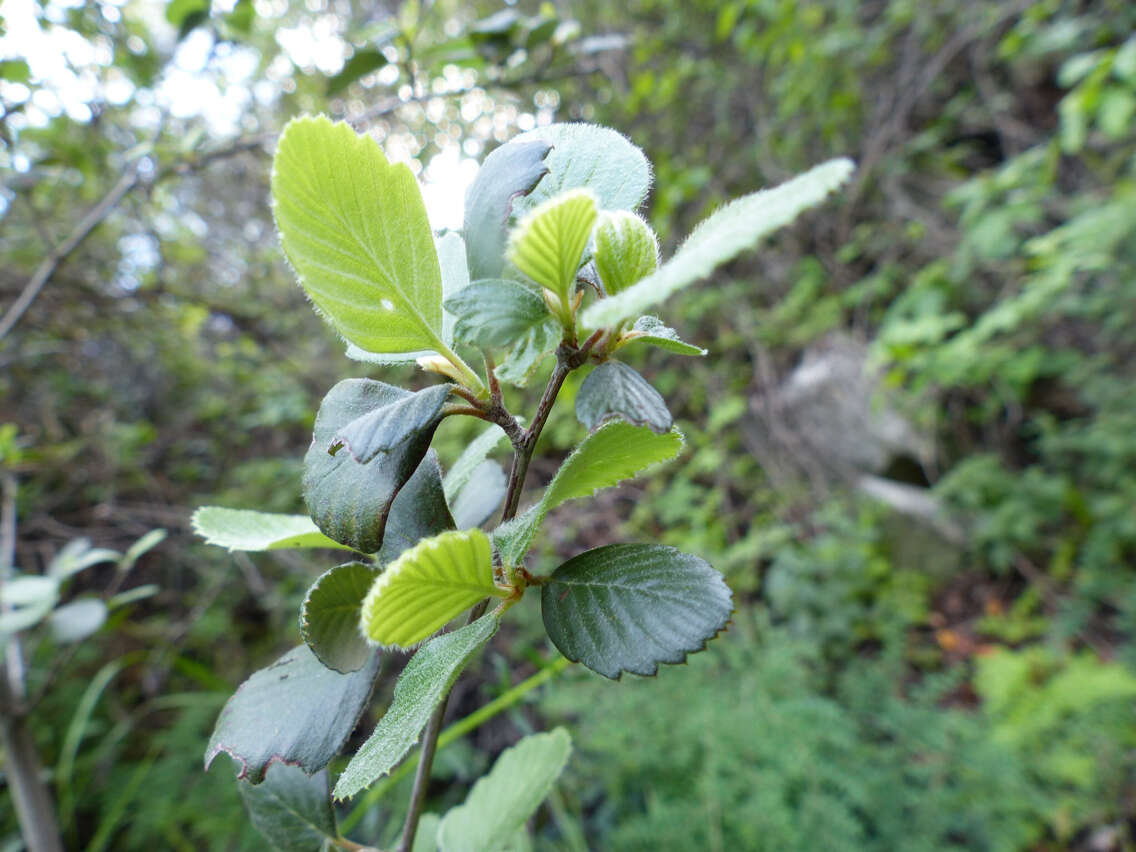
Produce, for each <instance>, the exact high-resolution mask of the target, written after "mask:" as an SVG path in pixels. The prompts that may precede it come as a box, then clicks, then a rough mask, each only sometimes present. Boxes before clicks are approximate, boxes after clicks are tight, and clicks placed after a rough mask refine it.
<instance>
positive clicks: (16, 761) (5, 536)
mask: <svg viewBox="0 0 1136 852" xmlns="http://www.w3.org/2000/svg"><path fill="white" fill-rule="evenodd" d="M2 476H3V483H2V485H3V497H2V499H3V504H2V506H0V583H2V582H4V581H7V579H8V576H9V572H10V571H11V567H12V564H13V562H14V561H15V553H16V477H15V476H14V475H13V474H12V473H8V472H5V473H3V474H2ZM5 663H6V665H5V666H4V670H3V673H2V674H0V743H3V746H4V764H5V774H6V775H7V776H8V786H9V787H10V788H11V790H12V803H13V804H14V805H15V809H16V818H17V819H18V820H19V823H20V832H21V834H22V835H23V838H24V843H26V844H27V847H28V849H29V850H30V851H31V852H63V843H62V841H61V840H60V835H59V820H58V819H57V818H56V815H55V803H54V802H53V801H52V799H51V793H50V792H49V791H48V789H47V785H46V784H44V781H43V767H42V766H41V764H40V760H39V754H38V753H37V752H36V747H35V740H34V739H32V733H31V731H30V730H28V726H27V712H26V707H25V706H24V698H25V695H24V691H25V685H24V675H23V655H22V653H21V650H20V639H19V636H12V637H10V638H9V639H8V647H7V648H6V650H5Z"/></svg>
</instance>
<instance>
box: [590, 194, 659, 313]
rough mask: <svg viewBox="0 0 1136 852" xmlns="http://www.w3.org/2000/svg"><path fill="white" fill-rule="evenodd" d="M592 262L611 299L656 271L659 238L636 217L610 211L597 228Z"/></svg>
mask: <svg viewBox="0 0 1136 852" xmlns="http://www.w3.org/2000/svg"><path fill="white" fill-rule="evenodd" d="M593 259H594V261H595V264H596V271H597V272H599V275H600V280H601V281H602V282H603V285H604V290H605V291H606V292H607V294H608V295H609V296H614V295H615V294H616V293H619V292H622V291H623V290H626V289H627V288H628V287H630V286H631V285H632V284H634V283H636V282H637V281H639V280H640V279H642V278H645V277H646V276H648V275H650V274H651V273H652V272H654V271H655V268H656V267H657V266H658V265H659V238H658V237H656V236H655V232H654V231H653V230H652V229H651V226H650V225H648V224H647V223H646V222H644V221H643V219H642V218H641V217H639V216H637V215H636V214H634V213H629V212H627V211H626V210H610V211H607V212H605V213H604V214H603V216H602V217H601V218H600V221H599V224H598V225H597V226H596V231H595V256H594V258H593Z"/></svg>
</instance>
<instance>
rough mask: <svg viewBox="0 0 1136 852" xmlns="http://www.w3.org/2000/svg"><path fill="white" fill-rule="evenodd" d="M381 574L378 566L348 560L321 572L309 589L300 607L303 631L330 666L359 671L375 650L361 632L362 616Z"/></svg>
mask: <svg viewBox="0 0 1136 852" xmlns="http://www.w3.org/2000/svg"><path fill="white" fill-rule="evenodd" d="M378 576H379V569H378V568H376V567H375V566H374V565H369V564H367V563H364V562H348V563H347V564H346V565H337V566H336V567H334V568H332V569H331V570H330V571H326V572H324V573H323V574H321V575H320V577H319V579H318V580H316V581H315V583H314V584H313V585H312V587H311V588H310V589H308V595H307V597H306V598H305V599H304V604H303V606H302V607H301V608H300V634H301V635H302V636H303V637H304V641H305V642H307V643H308V647H309V648H311V649H312V653H313V654H315V655H316V656H317V657H319V659H320V662H321V663H323V664H324V665H325V666H327V667H328V668H331V669H335V670H336V671H337V672H343V673H347V672H354V671H358V670H359V669H361V668H363V666H365V665H366V664H367V660H369V659H370V658H371V656H372V655H373V654H374V653H375V649H374V648H372V647H371V646H370V645H369V644H368V643H367V640H366V639H364V638H363V634H362V633H361V632H360V631H359V615H360V612H361V610H362V607H363V598H365V597H366V596H367V592H368V591H370V589H371V584H372V583H374V582H375V578H376V577H378Z"/></svg>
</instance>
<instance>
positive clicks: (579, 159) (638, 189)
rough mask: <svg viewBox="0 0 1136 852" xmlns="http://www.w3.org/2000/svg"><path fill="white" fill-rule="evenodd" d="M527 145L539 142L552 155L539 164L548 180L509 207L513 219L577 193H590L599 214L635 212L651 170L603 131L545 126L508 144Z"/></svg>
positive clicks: (622, 139) (623, 142)
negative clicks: (562, 195)
mask: <svg viewBox="0 0 1136 852" xmlns="http://www.w3.org/2000/svg"><path fill="white" fill-rule="evenodd" d="M526 142H544V143H546V144H548V145H551V146H552V151H551V152H550V153H549V154H548V156H547V157H545V159H544V162H545V165H546V166H547V167H548V174H547V175H545V176H544V178H542V179H541V181H540V183H538V184H537V186H536V189H534V190H533V191H532V192H531V193H530V194H529V195H528V196H527V197H525V198H521V199H518V200H517V201H516V202H515V203H514V204H513V215H514V216H515V217H516V216H521V215H523V214H525V213H527V212H528V211H529V210H531V209H532V208H534V207H536V206H537V205H538V204H540V203H541V202H543V201H547V200H548V199H549V198H552V197H553V196H556V195H559V194H560V193H562V192H564V191H565V190H568V189H576V188H577V187H587V188H588V189H591V190H592V191H593V192H595V194H596V197H597V198H598V200H599V207H600V209H601V210H634V209H635V208H636V207H638V206H639V205H640V204H642V203H643V199H645V198H646V197H647V191H648V190H649V189H650V188H651V164H650V162H648V160H647V158H646V157H645V156H644V155H643V152H642V151H640V150H639V149H638V148H637V147H636V146H635V145H633V144H631V142H630V141H629V140H628V139H627V137H626V136H623V135H622V134H620V133H617V132H616V131H614V130H611V129H609V128H607V127H597V126H596V125H594V124H550V125H549V126H548V127H538V128H536V129H535V130H530V131H528V132H527V133H522V134H521V135H520V136H517V137H515V138H514V139H513V143H514V144H523V143H526Z"/></svg>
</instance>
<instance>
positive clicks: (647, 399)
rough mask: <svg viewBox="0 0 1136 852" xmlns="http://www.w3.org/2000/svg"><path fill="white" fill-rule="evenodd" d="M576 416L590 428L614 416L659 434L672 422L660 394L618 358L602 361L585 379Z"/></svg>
mask: <svg viewBox="0 0 1136 852" xmlns="http://www.w3.org/2000/svg"><path fill="white" fill-rule="evenodd" d="M576 417H577V419H578V420H579V421H580V422H581V423H583V424H584V426H585V427H586V428H587V429H588V430H589V431H591V430H593V429H595V428H596V427H597V426H599V425H600V424H601V423H603V422H604V421H606V420H609V419H611V418H613V417H617V418H619V419H621V420H626V421H627V422H628V423H633V424H634V425H636V426H646V427H647V428H649V429H650V430H651V431H652V432H655V433H657V434H659V435H661V434H663V433H664V432H669V431H670V428H671V426H672V425H673V424H674V418H673V417H672V416H671V413H670V411H668V410H667V403H666V401H665V400H664V399H663V395H662V394H661V393H659V392H658V391H657V390H655V389H654V388H653V387H652V386H651V383H650V382H648V381H647V380H646V379H645V378H643V377H642V376H641V375H639V374H638V373H637V372H635V371H634V370H633V369H631V368H630V367H628V366H627V365H626V364H624V363H622V362H620V361H605V362H604V363H602V364H600V365H599V366H598V367H596V368H595V369H594V370H592V372H591V373H589V374H588V377H587V378H586V379H584V381H583V383H582V384H581V385H580V390H579V391H577V392H576Z"/></svg>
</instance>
